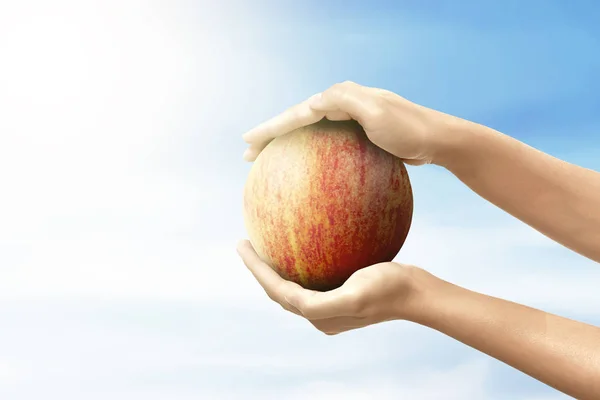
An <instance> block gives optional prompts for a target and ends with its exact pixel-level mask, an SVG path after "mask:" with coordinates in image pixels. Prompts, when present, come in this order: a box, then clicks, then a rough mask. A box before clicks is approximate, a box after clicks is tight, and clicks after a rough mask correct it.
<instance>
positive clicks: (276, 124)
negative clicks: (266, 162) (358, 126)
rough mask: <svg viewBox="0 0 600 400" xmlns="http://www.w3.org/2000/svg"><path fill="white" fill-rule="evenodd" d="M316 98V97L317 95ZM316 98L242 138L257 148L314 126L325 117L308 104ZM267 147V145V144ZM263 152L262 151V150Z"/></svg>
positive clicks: (304, 102) (286, 111)
mask: <svg viewBox="0 0 600 400" xmlns="http://www.w3.org/2000/svg"><path fill="white" fill-rule="evenodd" d="M315 96H316V95H315ZM313 97H314V96H312V97H310V98H308V99H307V100H305V101H303V102H302V103H299V104H296V105H295V106H293V107H290V108H288V109H287V110H285V111H284V112H282V113H281V114H279V115H277V116H275V117H273V118H271V119H270V120H268V121H266V122H263V123H262V124H260V125H258V126H257V127H256V128H254V129H251V130H250V131H248V132H246V133H245V134H244V135H242V138H243V139H244V141H246V142H247V143H250V144H251V145H256V146H257V147H259V146H261V145H263V144H265V143H268V142H270V141H271V140H273V139H274V138H276V137H277V136H281V135H284V134H286V133H288V132H291V131H293V130H295V129H298V128H301V127H303V126H306V125H310V124H313V123H315V122H317V121H319V120H321V119H323V117H324V116H325V113H324V112H322V111H317V110H314V109H312V108H311V107H310V106H309V105H308V103H309V101H310V100H311V99H312V98H313ZM265 145H266V144H265ZM261 150H262V149H261Z"/></svg>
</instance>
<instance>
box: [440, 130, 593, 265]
mask: <svg viewBox="0 0 600 400" xmlns="http://www.w3.org/2000/svg"><path fill="white" fill-rule="evenodd" d="M445 129H447V130H448V132H447V135H450V136H449V137H450V138H451V140H450V141H448V142H447V143H448V146H447V149H446V151H445V153H443V154H442V155H441V156H440V158H439V160H434V162H436V163H437V164H440V165H442V166H444V167H445V168H447V169H448V170H449V171H450V172H452V173H453V174H454V175H456V176H457V177H458V178H459V179H460V180H461V181H462V182H464V183H465V184H466V185H467V186H469V187H470V188H471V189H473V190H474V191H475V192H476V193H478V194H479V195H480V196H482V197H483V198H485V199H487V200H488V201H490V202H491V203H493V204H495V205H496V206H498V207H500V208H501V209H503V210H505V211H506V212H508V213H509V214H511V215H513V216H514V217H516V218H518V219H520V220H521V221H523V222H525V223H526V224H528V225H530V226H532V227H533V228H534V229H537V230H538V231H540V232H541V233H543V234H544V235H546V236H548V237H549V238H551V239H553V240H555V241H557V242H558V243H561V244H563V245H564V246H566V247H568V248H570V249H572V250H574V251H576V252H578V253H580V254H582V255H584V256H586V257H589V258H591V259H593V260H595V261H600V173H598V172H596V171H592V170H589V169H586V168H582V167H579V166H576V165H573V164H569V163H567V162H564V161H561V160H559V159H557V158H555V157H552V156H550V155H548V154H545V153H543V152H541V151H538V150H536V149H534V148H532V147H530V146H528V145H526V144H524V143H522V142H519V141H518V140H516V139H513V138H511V137H509V136H506V135H504V134H501V133H499V132H497V131H494V130H493V129H491V128H487V127H485V126H482V125H479V124H476V123H472V122H468V121H465V120H460V119H454V120H453V122H452V123H449V124H447V125H446V126H445Z"/></svg>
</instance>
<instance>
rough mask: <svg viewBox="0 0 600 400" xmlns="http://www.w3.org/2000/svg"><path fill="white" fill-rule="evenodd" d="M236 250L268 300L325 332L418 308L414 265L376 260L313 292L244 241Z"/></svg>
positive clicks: (399, 316)
mask: <svg viewBox="0 0 600 400" xmlns="http://www.w3.org/2000/svg"><path fill="white" fill-rule="evenodd" d="M237 251H238V254H239V255H240V257H241V258H242V260H243V261H244V264H246V266H247V267H248V269H249V270H250V272H252V274H253V275H254V277H255V278H256V280H257V281H258V283H260V285H261V286H262V287H263V289H264V290H265V292H266V293H267V295H268V296H269V298H271V300H273V301H275V302H276V303H279V305H281V307H283V308H284V309H285V310H287V311H290V312H293V313H294V314H297V315H299V316H302V317H304V318H306V319H307V320H308V321H309V322H310V323H311V324H312V325H313V326H315V327H316V328H317V329H318V330H320V331H322V332H323V333H325V334H327V335H335V334H338V333H341V332H345V331H348V330H352V329H357V328H362V327H365V326H368V325H373V324H376V323H379V322H383V321H390V320H396V319H409V318H411V316H412V313H413V310H415V309H416V308H417V305H416V304H417V302H418V300H419V296H418V294H419V291H418V290H417V287H416V285H415V282H416V279H414V274H415V273H417V272H418V271H421V270H419V269H418V268H416V267H412V266H409V265H400V264H397V263H393V262H386V263H380V264H375V265H372V266H370V267H367V268H363V269H360V270H358V271H356V272H355V273H354V274H353V275H352V276H351V277H350V278H349V279H348V280H347V281H346V282H345V283H344V284H343V285H342V286H341V287H339V288H337V289H334V290H331V291H327V292H318V291H314V290H308V289H304V288H302V287H301V286H300V285H298V284H296V283H294V282H291V281H287V280H285V279H283V278H282V277H281V276H279V274H278V273H277V272H275V271H274V270H273V269H272V268H271V267H270V266H269V265H268V264H267V263H265V262H264V261H263V260H261V259H260V258H259V256H258V255H257V254H256V252H255V251H254V248H253V247H252V244H251V243H250V242H249V241H248V240H244V241H242V242H240V244H239V245H238V247H237Z"/></svg>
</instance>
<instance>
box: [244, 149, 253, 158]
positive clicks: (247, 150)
mask: <svg viewBox="0 0 600 400" xmlns="http://www.w3.org/2000/svg"><path fill="white" fill-rule="evenodd" d="M250 154H251V151H250V149H246V151H244V155H243V156H242V158H243V159H244V161H250Z"/></svg>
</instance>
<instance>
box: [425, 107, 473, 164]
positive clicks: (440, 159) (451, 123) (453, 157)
mask: <svg viewBox="0 0 600 400" xmlns="http://www.w3.org/2000/svg"><path fill="white" fill-rule="evenodd" d="M477 126H478V124H476V123H474V122H471V121H468V120H465V119H462V118H459V117H455V116H453V115H449V114H444V113H442V112H437V115H436V117H435V123H434V128H433V131H434V138H435V139H434V143H435V146H434V149H435V150H434V151H433V154H432V157H431V160H432V164H435V165H438V166H441V167H444V168H446V169H451V168H452V167H453V166H454V165H455V164H456V163H459V162H462V161H464V160H465V158H467V157H468V155H469V151H470V149H471V148H472V147H473V142H474V141H475V140H476V139H477V138H478V136H480V133H481V129H477Z"/></svg>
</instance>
